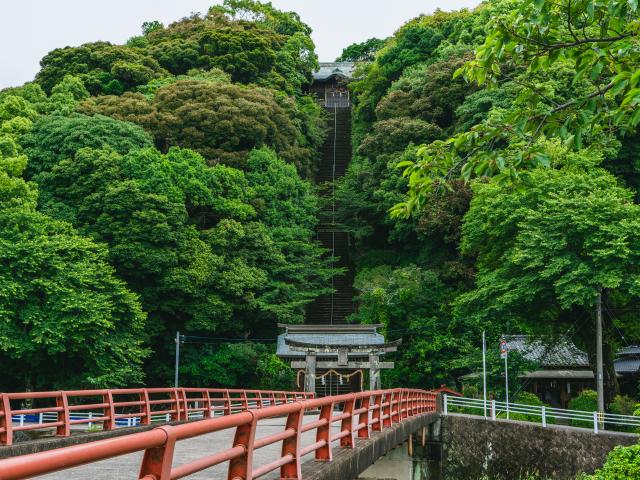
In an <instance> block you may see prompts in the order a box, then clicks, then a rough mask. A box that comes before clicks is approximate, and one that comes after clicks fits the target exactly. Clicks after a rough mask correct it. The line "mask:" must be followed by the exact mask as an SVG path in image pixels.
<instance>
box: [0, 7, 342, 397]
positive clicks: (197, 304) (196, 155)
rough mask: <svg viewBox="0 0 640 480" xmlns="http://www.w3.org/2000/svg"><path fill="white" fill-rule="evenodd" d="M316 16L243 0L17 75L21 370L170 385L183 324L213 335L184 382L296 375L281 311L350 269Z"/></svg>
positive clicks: (188, 357) (1, 281)
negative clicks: (334, 232) (331, 243)
mask: <svg viewBox="0 0 640 480" xmlns="http://www.w3.org/2000/svg"><path fill="white" fill-rule="evenodd" d="M309 34H310V29H309V27H307V26H306V25H305V24H304V23H302V22H301V21H300V19H299V18H298V17H297V15H296V14H293V13H284V12H280V11H277V10H275V9H273V8H272V7H271V6H270V5H268V4H264V5H263V4H260V3H257V2H252V1H233V0H230V1H228V2H226V3H225V4H224V5H222V6H217V7H212V8H211V9H210V10H209V12H208V13H206V14H205V15H193V16H190V17H186V18H184V19H182V20H179V21H177V22H175V23H173V24H171V25H169V26H166V27H165V26H163V25H161V24H160V23H158V22H149V23H147V24H145V25H144V26H143V34H142V35H140V36H138V37H134V38H132V39H130V40H129V41H128V42H127V44H126V45H112V44H110V43H106V42H96V43H90V44H86V45H81V46H77V47H67V48H62V49H57V50H53V51H52V52H50V53H49V54H47V55H46V56H45V57H44V58H43V59H42V62H41V66H42V68H41V70H40V72H39V73H38V74H37V76H36V78H35V81H34V82H31V83H28V84H25V85H24V86H22V87H19V88H10V89H6V90H3V91H2V92H0V124H1V127H0V159H1V162H0V170H1V173H0V175H1V176H0V179H2V180H1V181H0V192H2V193H1V194H0V202H1V204H2V205H1V208H0V217H1V220H0V245H2V248H0V256H1V257H2V260H1V261H0V263H1V264H2V265H4V267H3V268H2V269H0V291H1V292H2V293H1V294H0V318H2V322H0V363H2V365H3V366H4V367H5V368H4V370H5V372H6V374H5V376H4V380H3V385H2V390H9V391H10V390H24V389H25V388H26V389H31V388H35V389H50V388H61V387H69V388H80V387H90V386H97V387H104V386H110V387H116V386H126V385H135V384H141V383H146V384H150V385H167V384H169V382H170V379H171V378H172V376H173V375H172V357H173V349H174V348H175V346H174V338H175V332H176V331H177V330H180V331H181V332H182V333H183V334H188V335H192V336H199V337H207V338H212V339H214V340H213V342H204V343H203V344H202V345H197V346H194V348H191V349H189V348H185V349H184V355H185V359H183V380H184V382H185V384H192V385H196V384H206V385H212V384H218V385H228V386H234V385H253V386H257V385H260V384H262V385H267V386H268V384H269V382H274V381H277V380H278V375H280V374H282V371H281V369H282V367H283V365H282V364H281V363H279V361H278V360H277V358H275V356H274V355H273V346H272V345H270V344H269V342H268V341H269V340H271V339H274V338H275V334H276V323H277V322H285V323H287V322H289V323H290V322H301V321H302V320H303V317H304V311H305V306H306V305H307V304H308V303H309V302H311V301H312V300H313V299H314V298H315V297H317V296H318V295H320V294H322V293H325V292H326V291H327V287H326V283H327V282H326V279H327V278H328V277H329V276H330V275H331V274H332V269H331V268H330V265H329V264H328V263H327V262H328V260H326V259H325V258H324V257H322V254H323V250H322V249H321V248H320V246H319V245H318V244H317V243H316V242H315V240H314V228H315V225H316V223H317V216H316V213H317V210H318V208H319V207H318V198H317V196H316V192H315V190H314V187H313V186H312V185H311V183H310V182H309V178H310V176H311V175H312V174H313V172H314V169H315V168H316V165H317V157H318V150H319V146H320V145H321V144H322V141H323V138H324V119H323V116H322V112H321V109H320V107H319V106H317V105H316V103H315V101H314V100H313V99H311V98H310V97H309V96H307V95H305V94H304V93H303V90H304V87H305V86H306V85H308V84H309V82H310V79H311V73H312V71H313V70H314V68H315V67H316V65H317V58H316V55H315V53H314V45H313V43H312V41H311V39H310V37H309ZM215 339H230V340H228V341H216V340H215ZM244 339H246V341H245V340H244ZM256 339H257V340H256ZM283 381H284V382H286V381H288V378H287V376H286V375H285V377H284V380H283ZM286 386H287V385H282V388H284V387H286Z"/></svg>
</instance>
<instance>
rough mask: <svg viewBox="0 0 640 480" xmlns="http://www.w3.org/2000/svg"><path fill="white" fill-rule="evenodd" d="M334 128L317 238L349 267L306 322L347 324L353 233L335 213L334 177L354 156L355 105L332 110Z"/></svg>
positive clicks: (322, 174) (323, 172)
mask: <svg viewBox="0 0 640 480" xmlns="http://www.w3.org/2000/svg"><path fill="white" fill-rule="evenodd" d="M330 115H331V117H330V121H329V125H330V130H329V133H328V135H327V139H326V141H325V143H324V146H323V148H322V159H321V161H320V168H319V170H318V174H317V176H316V182H317V183H318V184H320V185H321V186H322V188H321V195H322V197H323V198H324V200H325V202H324V208H323V210H322V211H321V213H320V224H319V226H318V230H317V239H318V240H319V241H320V243H321V244H322V246H323V247H324V248H326V249H328V250H329V255H333V257H334V265H335V266H336V267H342V268H344V269H345V273H344V274H342V275H337V276H334V277H333V278H332V280H331V286H332V287H333V288H334V289H335V293H333V294H328V295H323V296H321V297H319V298H317V299H316V300H315V301H314V302H313V303H311V304H310V305H309V307H308V310H307V317H306V322H305V323H307V324H310V325H326V324H330V325H335V324H345V323H347V322H346V317H347V316H348V315H350V314H352V313H354V312H355V310H356V304H355V302H354V298H355V295H356V292H355V290H354V288H353V265H352V264H351V262H350V261H349V234H348V233H346V232H344V231H342V230H340V228H339V226H338V225H336V222H335V218H334V215H333V212H334V209H335V207H336V205H335V202H334V201H333V181H334V180H336V179H338V178H340V177H342V176H343V175H344V174H345V172H346V170H347V166H348V165H349V161H350V160H351V108H336V109H331V110H330Z"/></svg>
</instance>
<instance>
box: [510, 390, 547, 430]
mask: <svg viewBox="0 0 640 480" xmlns="http://www.w3.org/2000/svg"><path fill="white" fill-rule="evenodd" d="M516 403H519V404H522V405H531V406H535V407H550V405H547V404H546V403H544V402H543V401H542V400H540V399H539V398H538V396H537V395H536V394H535V393H530V392H521V393H520V394H519V395H518V397H517V399H516ZM499 416H500V417H503V418H506V414H505V413H501V414H500V415H499ZM509 418H510V419H511V420H520V421H523V422H536V423H542V414H537V413H510V414H509ZM546 418H547V424H554V423H556V419H555V417H552V416H550V415H546Z"/></svg>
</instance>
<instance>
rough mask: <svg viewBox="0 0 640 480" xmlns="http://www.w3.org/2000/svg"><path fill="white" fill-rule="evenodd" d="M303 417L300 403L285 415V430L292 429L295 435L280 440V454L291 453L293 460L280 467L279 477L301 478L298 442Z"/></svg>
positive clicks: (298, 479)
mask: <svg viewBox="0 0 640 480" xmlns="http://www.w3.org/2000/svg"><path fill="white" fill-rule="evenodd" d="M303 418H304V407H303V406H302V405H300V408H299V409H298V410H296V411H295V412H291V413H290V414H289V415H288V416H287V425H286V427H285V430H293V431H294V432H295V435H294V436H292V437H289V438H285V439H284V440H283V441H282V456H283V457H286V456H287V455H293V458H294V461H293V462H289V463H285V464H284V465H282V466H281V467H280V478H287V479H292V480H293V479H295V480H300V479H302V462H301V459H300V443H301V435H302V432H301V430H302V419H303Z"/></svg>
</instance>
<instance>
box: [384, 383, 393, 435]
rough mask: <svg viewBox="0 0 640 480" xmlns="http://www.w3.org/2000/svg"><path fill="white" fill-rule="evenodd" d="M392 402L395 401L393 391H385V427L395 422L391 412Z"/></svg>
mask: <svg viewBox="0 0 640 480" xmlns="http://www.w3.org/2000/svg"><path fill="white" fill-rule="evenodd" d="M392 402H393V392H385V393H384V403H386V405H385V406H384V408H383V409H382V419H383V420H382V426H383V427H384V428H386V427H390V426H391V425H392V424H393V415H392V413H391V408H392V405H391V403H392Z"/></svg>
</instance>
